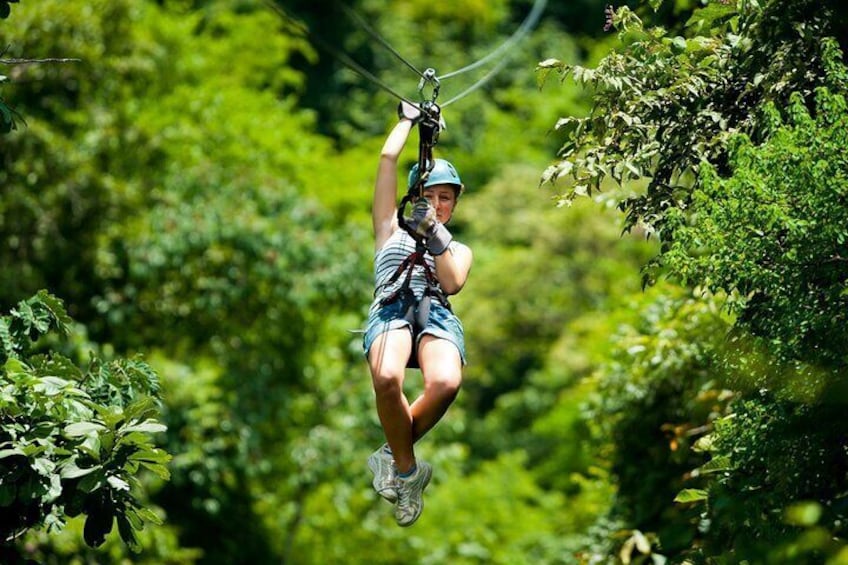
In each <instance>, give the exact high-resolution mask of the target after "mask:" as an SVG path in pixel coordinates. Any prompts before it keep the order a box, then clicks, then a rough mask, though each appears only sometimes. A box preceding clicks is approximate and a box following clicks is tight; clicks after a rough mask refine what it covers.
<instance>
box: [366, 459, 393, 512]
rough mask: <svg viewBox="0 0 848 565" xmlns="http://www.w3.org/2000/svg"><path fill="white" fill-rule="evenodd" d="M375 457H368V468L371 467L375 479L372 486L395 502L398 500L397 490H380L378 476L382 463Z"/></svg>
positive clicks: (378, 492) (385, 497)
mask: <svg viewBox="0 0 848 565" xmlns="http://www.w3.org/2000/svg"><path fill="white" fill-rule="evenodd" d="M375 459H376V458H374V457H369V458H368V468H369V469H371V472H372V473H373V474H374V480H373V481H371V486H372V487H374V490H375V491H377V494H379V495H380V496H382V497H383V498H384V499H386V500H388V501H389V502H391V503H392V504H394V503H395V502H397V491H394V490H391V489H382V490H380V488H379V487H378V485H377V478H378V477H379V476H380V467H379V465H380V463H379V462H378V461H376V460H375Z"/></svg>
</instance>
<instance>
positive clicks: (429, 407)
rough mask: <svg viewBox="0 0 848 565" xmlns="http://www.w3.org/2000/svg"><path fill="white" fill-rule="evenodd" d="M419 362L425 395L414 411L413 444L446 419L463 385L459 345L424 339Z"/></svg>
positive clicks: (440, 340) (412, 409) (423, 337)
mask: <svg viewBox="0 0 848 565" xmlns="http://www.w3.org/2000/svg"><path fill="white" fill-rule="evenodd" d="M418 361H419V363H420V365H421V373H422V375H423V376H424V392H423V394H421V396H419V397H418V398H417V399H415V402H413V403H412V406H411V408H410V411H411V414H412V439H413V442H414V441H418V440H419V439H421V437H422V436H424V434H426V433H427V432H428V431H430V430H431V429H432V428H433V426H435V425H436V424H437V423H438V421H439V420H441V419H442V416H444V415H445V412H447V409H448V407H449V406H450V405H451V404H452V403H453V401H454V399H455V398H456V395H457V393H458V392H459V386H460V384H461V383H462V359H461V358H460V356H459V351H458V350H457V349H456V346H455V345H454V344H452V343H451V342H449V341H448V340H446V339H439V338H436V337H433V336H432V335H424V336H422V337H421V343H420V344H419V348H418Z"/></svg>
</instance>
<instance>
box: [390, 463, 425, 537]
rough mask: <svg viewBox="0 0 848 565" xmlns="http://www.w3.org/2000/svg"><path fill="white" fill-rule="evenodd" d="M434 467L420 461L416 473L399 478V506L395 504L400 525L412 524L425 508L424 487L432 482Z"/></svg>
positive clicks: (396, 517)
mask: <svg viewBox="0 0 848 565" xmlns="http://www.w3.org/2000/svg"><path fill="white" fill-rule="evenodd" d="M432 474H433V468H432V467H430V464H429V463H425V462H423V461H419V462H418V469H417V470H416V471H415V474H414V475H412V476H411V477H409V478H408V479H404V478H402V477H398V479H397V506H395V520H397V523H398V525H399V526H403V527H406V526H411V525H412V524H413V523H414V522H415V521H416V520H417V519H418V517H419V516H421V511H422V510H423V509H424V499H423V498H422V495H423V494H424V489H425V488H427V485H428V484H429V483H430V476H431V475H432Z"/></svg>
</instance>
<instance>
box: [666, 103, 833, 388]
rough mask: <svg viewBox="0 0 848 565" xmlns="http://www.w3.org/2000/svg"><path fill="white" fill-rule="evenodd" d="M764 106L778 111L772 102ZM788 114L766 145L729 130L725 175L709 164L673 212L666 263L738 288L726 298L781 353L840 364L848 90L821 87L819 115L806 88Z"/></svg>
mask: <svg viewBox="0 0 848 565" xmlns="http://www.w3.org/2000/svg"><path fill="white" fill-rule="evenodd" d="M766 112H768V113H770V114H771V115H774V116H775V119H776V120H780V114H781V112H778V110H777V109H776V108H774V107H773V106H770V107H769V108H767V110H766ZM785 114H786V115H787V118H786V119H787V123H785V124H784V123H781V121H776V124H775V128H776V129H775V131H774V133H773V134H772V135H771V137H769V139H768V140H767V141H766V142H765V143H764V144H762V145H759V146H754V145H753V144H752V143H751V141H750V139H748V138H747V137H745V136H739V137H735V138H731V139H730V140H729V143H730V152H729V163H728V168H729V176H727V177H726V178H722V177H721V176H719V174H718V172H717V171H716V169H715V168H714V167H712V166H710V165H708V164H705V165H703V166H702V168H701V173H700V182H699V183H698V184H699V188H697V189H695V190H694V191H693V192H692V197H691V198H692V199H691V204H690V206H688V207H687V209H686V211H685V212H684V211H673V212H669V214H668V226H667V230H666V232H665V233H664V238H665V239H666V240H667V242H668V243H667V245H666V252H665V253H664V255H663V258H662V264H663V266H664V267H665V268H667V269H668V271H669V272H670V273H671V274H673V275H674V276H677V277H679V278H681V279H682V280H684V281H694V282H696V283H698V284H705V285H707V286H708V287H710V288H711V289H713V290H717V289H724V290H726V291H727V292H731V293H733V298H734V299H733V300H732V301H731V302H729V304H728V305H729V306H730V307H731V308H732V309H733V310H734V311H735V312H736V313H738V314H739V315H740V316H741V318H740V323H742V324H744V325H745V326H746V327H748V328H750V329H751V331H752V332H753V333H754V334H755V335H757V336H761V337H762V338H763V341H764V342H765V343H764V345H767V346H768V348H769V349H770V350H771V351H772V352H773V353H774V354H775V355H776V357H775V360H776V361H783V362H792V361H797V360H800V361H803V362H806V363H809V364H812V365H814V366H816V365H817V366H820V367H822V368H824V369H827V370H832V371H837V372H838V371H840V370H841V369H844V368H845V366H846V363H848V358H846V357H845V350H844V346H843V344H844V343H845V340H846V338H848V336H846V335H845V328H846V327H847V326H846V319H845V315H846V310H848V303H847V302H846V293H845V290H844V289H845V277H846V268H845V261H846V260H848V259H846V258H845V253H844V250H845V243H846V241H848V229H846V225H848V215H846V210H848V207H846V203H848V200H846V199H848V166H846V162H845V160H844V158H843V155H844V151H845V147H846V146H848V133H846V132H848V109H846V104H845V98H844V97H843V95H841V94H831V93H830V92H829V91H828V90H827V89H825V88H822V89H819V90H817V92H816V109H815V113H814V116H815V117H812V116H811V115H810V113H809V112H808V111H807V110H806V108H805V107H804V105H803V102H802V99H801V97H800V95H796V96H793V98H792V104H791V106H789V107H788V108H787V109H786V111H785ZM835 376H836V374H835ZM822 392H823V393H824V394H827V392H825V391H822Z"/></svg>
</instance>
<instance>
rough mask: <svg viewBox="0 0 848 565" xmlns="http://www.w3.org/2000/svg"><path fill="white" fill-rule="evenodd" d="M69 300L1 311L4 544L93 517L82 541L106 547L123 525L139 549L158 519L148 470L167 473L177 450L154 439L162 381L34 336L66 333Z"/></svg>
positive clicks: (43, 300)
mask: <svg viewBox="0 0 848 565" xmlns="http://www.w3.org/2000/svg"><path fill="white" fill-rule="evenodd" d="M70 323H71V320H70V318H68V316H67V314H66V312H65V309H64V306H63V305H62V303H61V302H60V301H59V300H57V299H56V298H55V297H53V296H51V295H49V294H47V293H46V292H40V293H39V294H38V295H36V296H34V297H33V298H31V299H29V300H26V301H22V302H20V303H19V304H18V305H17V306H16V307H15V309H13V310H12V311H11V312H10V313H9V314H7V315H4V316H0V328H2V331H0V336H1V337H0V339H2V343H3V352H2V354H0V361H2V362H3V369H2V373H1V374H0V379H2V388H0V505H2V507H3V508H4V511H3V513H2V516H3V518H2V523H1V524H0V536H2V539H3V542H4V544H8V543H9V542H10V541H11V540H12V539H14V538H15V537H17V536H19V535H20V534H21V533H23V532H25V531H26V530H28V529H30V528H33V527H46V528H48V529H58V528H61V527H62V526H63V525H64V521H65V519H66V517H73V516H77V515H79V514H84V515H85V516H86V520H85V532H84V534H85V541H86V542H87V543H88V544H89V545H92V546H98V545H100V544H102V543H103V541H104V539H105V536H106V534H108V533H109V532H110V531H111V530H112V528H113V526H114V523H115V522H116V521H117V525H118V531H119V532H120V535H121V538H122V539H123V540H124V541H125V542H126V543H127V544H128V545H129V546H130V547H131V548H133V549H138V541H137V533H136V532H137V531H138V530H141V529H142V528H143V527H144V523H145V522H154V523H157V524H158V523H160V519H159V517H158V516H157V515H156V514H155V513H153V512H152V511H151V510H149V509H148V508H147V507H145V506H144V505H143V504H142V503H141V502H140V500H139V491H140V487H141V485H140V483H139V481H138V478H137V475H138V473H139V471H140V470H141V469H146V470H149V471H152V472H153V473H155V474H157V475H158V476H159V477H161V478H162V479H165V480H166V479H167V478H168V476H169V471H168V469H167V467H166V466H165V464H166V463H167V462H168V461H169V459H170V455H168V454H167V453H166V452H164V451H162V450H161V449H158V448H157V447H155V445H154V443H153V440H152V435H153V434H155V433H158V432H162V431H164V430H165V426H163V425H162V424H160V423H159V422H158V421H157V420H156V417H157V414H158V406H157V401H158V393H159V388H158V380H157V378H156V375H155V373H154V372H153V371H152V370H151V369H150V367H149V366H148V365H147V364H146V363H144V362H143V361H142V360H141V359H138V358H136V359H129V360H126V359H118V360H115V361H111V362H104V361H101V360H99V359H97V358H92V360H91V362H90V364H89V366H88V368H87V369H86V370H82V369H79V368H77V367H76V366H75V365H74V364H73V362H72V361H71V360H70V359H68V358H66V357H64V356H62V355H60V354H57V353H49V354H45V353H39V352H38V351H37V348H35V347H34V346H35V345H36V344H37V340H38V339H39V338H40V337H42V336H43V335H44V334H46V333H48V332H50V331H57V332H60V333H63V334H64V333H66V332H67V331H68V327H69V324H70Z"/></svg>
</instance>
